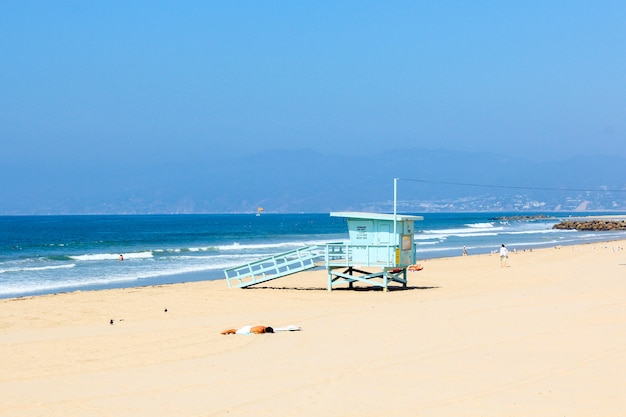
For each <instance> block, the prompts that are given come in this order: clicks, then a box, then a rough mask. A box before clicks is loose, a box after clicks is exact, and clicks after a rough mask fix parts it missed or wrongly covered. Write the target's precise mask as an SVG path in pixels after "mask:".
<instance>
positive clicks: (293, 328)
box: [272, 324, 300, 332]
mask: <svg viewBox="0 0 626 417" xmlns="http://www.w3.org/2000/svg"><path fill="white" fill-rule="evenodd" d="M272 329H274V331H275V332H295V331H298V330H300V327H299V326H294V325H293V324H290V325H289V326H287V327H272Z"/></svg>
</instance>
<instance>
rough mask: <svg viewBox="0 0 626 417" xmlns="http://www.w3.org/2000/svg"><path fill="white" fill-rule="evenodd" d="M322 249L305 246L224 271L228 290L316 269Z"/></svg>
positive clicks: (320, 259) (320, 258) (321, 258)
mask: <svg viewBox="0 0 626 417" xmlns="http://www.w3.org/2000/svg"><path fill="white" fill-rule="evenodd" d="M324 253H325V252H324V247H322V246H317V245H315V246H306V247H303V248H299V249H295V250H292V251H289V252H284V253H280V254H278V255H273V256H269V257H267V258H264V259H260V260H258V261H254V262H250V263H247V264H244V265H240V266H236V267H234V268H228V269H225V270H224V274H225V276H226V281H227V282H228V286H229V287H230V288H245V287H249V286H251V285H255V284H258V283H261V282H266V281H271V280H273V279H277V278H281V277H284V276H287V275H291V274H295V273H296V272H300V271H306V270H307V269H313V268H315V267H317V266H318V265H317V262H318V261H322V260H323V259H324Z"/></svg>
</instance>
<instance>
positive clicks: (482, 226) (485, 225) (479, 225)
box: [465, 223, 494, 229]
mask: <svg viewBox="0 0 626 417" xmlns="http://www.w3.org/2000/svg"><path fill="white" fill-rule="evenodd" d="M465 226H467V227H471V228H478V229H488V228H491V227H494V226H493V223H468V224H466V225H465Z"/></svg>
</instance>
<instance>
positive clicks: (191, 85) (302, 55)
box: [0, 0, 626, 169]
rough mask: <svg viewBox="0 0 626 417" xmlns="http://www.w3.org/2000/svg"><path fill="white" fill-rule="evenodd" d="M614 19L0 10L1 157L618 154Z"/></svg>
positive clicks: (153, 4)
mask: <svg viewBox="0 0 626 417" xmlns="http://www.w3.org/2000/svg"><path fill="white" fill-rule="evenodd" d="M624 22H626V2H623V1H600V2H592V1H585V2H582V1H549V2H545V1H525V2H519V1H518V2H508V1H472V2H466V1H438V2H425V1H390V2H386V1H385V2H383V1H380V2H370V1H340V2H313V1H309V2H303V1H282V2H279V1H219V2H218V1H185V2H159V1H97V2H86V1H69V0H68V1H41V2H35V1H12V0H7V1H3V2H2V3H0V50H1V51H2V54H0V60H2V62H1V65H0V79H1V80H2V88H1V89H0V135H1V137H2V151H0V162H7V161H12V162H13V163H14V162H15V161H20V162H22V163H24V164H29V163H31V164H32V166H33V167H36V166H37V164H38V163H40V162H41V161H45V160H49V159H54V160H56V161H67V162H68V163H71V162H72V161H76V160H81V161H83V162H84V161H90V160H94V161H99V162H103V161H104V162H106V161H118V162H119V161H122V162H124V161H125V162H127V163H129V164H130V163H132V164H138V165H141V164H147V163H151V164H154V163H158V162H159V161H163V160H177V161H183V162H184V161H186V160H194V161H198V160H200V161H201V160H203V159H207V160H208V159H210V158H212V157H219V156H221V155H236V154H244V153H253V152H257V151H260V150H264V149H274V148H277V149H303V148H308V149H315V150H320V151H322V152H339V153H345V154H349V155H351V154H366V153H370V152H374V151H376V150H379V149H393V148H406V147H428V148H445V149H458V150H469V151H478V152H494V153H505V154H509V155H511V154H515V155H518V156H520V157H523V158H530V159H533V160H551V159H559V158H560V157H562V156H563V157H567V156H572V155H579V154H585V153H595V154H598V153H599V154H613V155H621V156H626V147H625V146H623V144H624V143H626V141H625V140H626V24H624ZM33 169H36V168H33Z"/></svg>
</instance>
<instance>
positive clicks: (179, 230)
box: [0, 212, 626, 298]
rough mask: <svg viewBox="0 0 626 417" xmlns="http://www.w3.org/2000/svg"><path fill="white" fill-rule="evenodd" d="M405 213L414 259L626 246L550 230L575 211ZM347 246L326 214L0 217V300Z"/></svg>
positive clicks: (599, 235) (166, 278) (159, 280)
mask: <svg viewBox="0 0 626 417" xmlns="http://www.w3.org/2000/svg"><path fill="white" fill-rule="evenodd" d="M404 214H411V213H404ZM413 214H418V215H422V216H423V217H424V221H422V222H417V223H416V225H415V230H416V232H415V242H416V252H417V257H418V259H420V260H425V259H432V258H441V257H449V256H459V255H461V254H462V249H463V247H464V246H465V247H466V248H467V251H468V253H469V255H473V254H484V253H490V252H492V251H495V250H497V249H498V247H499V246H500V245H501V244H502V243H504V244H506V245H507V247H508V248H509V250H512V251H515V250H530V249H533V248H542V247H551V246H567V245H574V244H579V243H588V242H595V241H609V240H615V239H624V238H626V232H577V231H563V230H554V229H552V226H553V225H554V224H555V223H558V222H559V221H561V220H562V219H566V218H567V217H569V216H577V217H579V216H580V215H581V214H580V213H558V214H554V213H546V215H547V216H548V218H545V219H536V220H524V219H518V220H496V218H500V217H504V216H506V217H511V216H514V215H516V214H518V215H519V214H520V213H500V212H498V213H425V214H424V213H413ZM536 214H540V213H523V215H536ZM600 214H603V213H593V215H600ZM612 214H613V215H615V214H616V213H612ZM347 240H348V229H347V225H346V220H345V219H344V218H340V217H331V216H330V215H329V214H328V213H324V214H272V213H264V214H262V215H260V216H257V215H255V214H205V215H93V216H0V298H9V297H21V296H30V295H41V294H52V293H57V292H68V291H77V290H94V289H105V288H122V287H135V286H145V285H158V284H167V283H177V282H187V281H201V280H215V279H221V278H223V277H224V273H223V270H224V269H226V268H229V267H234V266H238V265H241V264H245V263H247V262H251V261H254V260H258V259H261V258H263V257H266V256H270V255H274V254H278V253H281V252H286V251H289V250H292V249H295V248H298V247H302V246H308V245H315V244H324V243H328V242H342V241H347ZM120 255H122V256H123V261H120ZM225 285H226V284H225Z"/></svg>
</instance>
